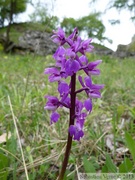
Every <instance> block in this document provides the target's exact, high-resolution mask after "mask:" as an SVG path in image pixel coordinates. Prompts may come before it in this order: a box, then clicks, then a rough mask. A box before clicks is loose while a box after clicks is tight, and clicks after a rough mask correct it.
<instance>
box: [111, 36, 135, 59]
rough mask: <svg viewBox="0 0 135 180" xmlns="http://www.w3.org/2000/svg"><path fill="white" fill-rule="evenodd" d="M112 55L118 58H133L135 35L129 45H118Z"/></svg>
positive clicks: (134, 53)
mask: <svg viewBox="0 0 135 180" xmlns="http://www.w3.org/2000/svg"><path fill="white" fill-rule="evenodd" d="M114 55H115V56H117V57H120V58H125V57H135V35H134V36H133V38H132V42H131V43H129V44H127V45H123V44H119V45H118V47H117V50H116V52H115V53H114Z"/></svg>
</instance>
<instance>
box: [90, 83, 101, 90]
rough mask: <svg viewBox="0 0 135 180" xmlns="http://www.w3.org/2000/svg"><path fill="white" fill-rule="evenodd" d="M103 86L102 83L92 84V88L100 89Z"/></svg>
mask: <svg viewBox="0 0 135 180" xmlns="http://www.w3.org/2000/svg"><path fill="white" fill-rule="evenodd" d="M103 88H104V84H92V89H95V90H100V89H103Z"/></svg>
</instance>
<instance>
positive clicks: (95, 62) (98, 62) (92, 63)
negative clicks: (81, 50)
mask: <svg viewBox="0 0 135 180" xmlns="http://www.w3.org/2000/svg"><path fill="white" fill-rule="evenodd" d="M101 62H102V60H96V61H94V62H90V63H89V64H88V68H89V69H90V70H91V69H94V68H95V67H96V66H97V65H99V64H100V63H101Z"/></svg>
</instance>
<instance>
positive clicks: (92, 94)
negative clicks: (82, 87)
mask: <svg viewBox="0 0 135 180" xmlns="http://www.w3.org/2000/svg"><path fill="white" fill-rule="evenodd" d="M90 97H92V98H101V93H100V92H99V91H95V90H94V91H92V92H90Z"/></svg>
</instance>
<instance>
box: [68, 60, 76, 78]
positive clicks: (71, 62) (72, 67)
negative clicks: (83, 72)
mask: <svg viewBox="0 0 135 180" xmlns="http://www.w3.org/2000/svg"><path fill="white" fill-rule="evenodd" d="M79 69H80V64H79V62H78V61H76V60H67V61H66V64H65V71H66V73H67V75H69V76H72V75H73V74H74V73H76V72H77V71H78V70H79Z"/></svg>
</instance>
